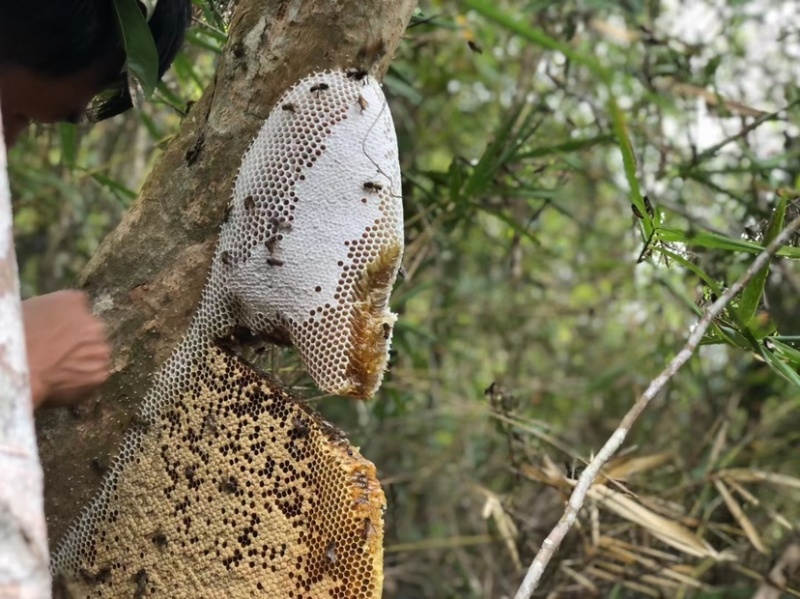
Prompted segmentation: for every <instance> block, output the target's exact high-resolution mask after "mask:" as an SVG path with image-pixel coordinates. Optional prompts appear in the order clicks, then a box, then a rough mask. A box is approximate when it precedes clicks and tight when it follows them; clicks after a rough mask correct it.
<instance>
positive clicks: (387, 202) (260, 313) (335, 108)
mask: <svg viewBox="0 0 800 599" xmlns="http://www.w3.org/2000/svg"><path fill="white" fill-rule="evenodd" d="M312 90H313V91H312ZM402 247H403V207H402V200H401V190H400V166H399V162H398V157H397V140H396V137H395V133H394V125H393V123H392V118H391V113H390V111H389V108H388V106H387V104H386V100H385V98H384V96H383V93H382V92H381V88H380V86H379V84H378V83H377V82H376V81H375V80H374V79H372V78H370V77H363V78H361V79H360V80H359V79H358V78H357V76H356V75H355V74H351V76H350V77H348V75H347V74H346V73H342V72H335V73H324V74H320V75H314V76H312V77H309V78H307V79H305V80H304V81H303V82H302V83H301V84H299V85H297V86H296V87H294V88H293V89H292V90H291V91H290V92H289V93H288V94H287V95H286V97H285V98H283V99H282V100H281V102H280V103H279V104H278V106H277V107H276V110H273V111H272V113H271V114H270V116H269V118H268V119H267V120H266V122H265V123H264V126H263V127H262V129H261V132H260V133H259V134H258V136H257V137H256V139H255V141H254V142H253V144H252V146H251V147H250V148H249V150H248V151H247V153H246V154H245V157H244V160H243V162H242V167H241V170H240V171H239V177H238V179H237V181H236V187H235V190H234V197H233V201H232V205H231V212H230V216H229V221H228V223H227V224H226V225H224V226H223V229H222V234H221V237H220V242H219V247H218V250H217V255H216V259H215V261H214V269H213V271H212V275H211V283H210V284H211V286H212V287H213V286H219V287H220V288H221V289H220V293H226V294H230V295H232V296H233V297H234V298H235V301H234V302H233V305H234V306H235V309H236V312H237V313H236V314H235V319H236V321H237V322H239V323H241V324H244V325H246V326H248V327H249V328H250V329H252V330H253V331H257V332H259V333H265V334H266V335H268V336H271V337H273V338H279V339H287V340H289V341H291V343H292V345H294V346H295V347H297V349H298V350H299V352H300V355H301V357H302V358H303V361H304V362H305V364H306V366H307V368H308V370H309V373H310V374H311V376H312V377H313V378H314V380H315V382H316V383H317V385H319V387H320V388H321V389H323V390H325V391H328V392H330V393H337V394H341V395H352V396H355V397H360V398H366V397H369V396H371V395H372V394H373V393H374V391H375V390H376V389H377V387H378V386H379V385H380V382H381V378H382V375H383V371H384V369H385V366H386V361H387V357H388V347H389V341H390V339H391V333H392V325H393V323H394V320H395V316H394V315H393V314H391V313H390V312H389V310H388V297H389V292H390V290H391V286H392V285H393V283H394V281H395V278H396V274H397V271H398V269H399V267H400V260H401V257H402Z"/></svg>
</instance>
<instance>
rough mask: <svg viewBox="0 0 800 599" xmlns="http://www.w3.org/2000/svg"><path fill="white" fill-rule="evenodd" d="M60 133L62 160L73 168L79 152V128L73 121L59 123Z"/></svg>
mask: <svg viewBox="0 0 800 599" xmlns="http://www.w3.org/2000/svg"><path fill="white" fill-rule="evenodd" d="M58 135H59V137H60V138H61V160H62V162H63V163H64V164H65V165H67V166H68V167H69V168H73V167H74V166H75V159H76V156H77V153H78V128H77V127H76V126H75V125H73V124H72V123H59V125H58Z"/></svg>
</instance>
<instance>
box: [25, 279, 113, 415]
mask: <svg viewBox="0 0 800 599" xmlns="http://www.w3.org/2000/svg"><path fill="white" fill-rule="evenodd" d="M22 318H23V321H24V325H25V343H26V345H27V350H28V369H29V372H30V378H31V395H32V396H33V405H34V407H35V408H38V407H41V405H42V404H45V405H46V406H48V407H57V406H63V405H68V404H70V403H73V402H75V401H77V400H79V399H81V398H82V397H83V396H84V395H86V394H87V393H89V392H90V391H92V390H93V389H94V388H96V387H98V386H99V385H101V384H102V383H103V382H104V381H105V380H106V379H107V378H108V372H109V368H110V364H111V348H110V346H109V344H108V341H107V340H106V335H105V330H104V327H103V324H102V323H101V322H100V320H99V319H97V318H96V317H95V316H94V315H93V314H92V311H91V308H90V306H89V299H88V298H87V296H86V295H85V294H84V293H81V292H80V291H57V292H55V293H50V294H47V295H42V296H39V297H34V298H32V299H29V300H25V301H24V302H22Z"/></svg>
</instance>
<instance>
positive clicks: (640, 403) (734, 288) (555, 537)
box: [514, 216, 800, 599]
mask: <svg viewBox="0 0 800 599" xmlns="http://www.w3.org/2000/svg"><path fill="white" fill-rule="evenodd" d="M798 229H800V216H798V217H797V218H795V219H794V220H793V221H792V222H790V223H789V224H788V225H787V226H786V228H785V229H784V230H783V231H781V232H780V234H779V235H778V236H777V237H776V238H775V239H774V240H773V241H772V243H770V244H769V245H768V246H767V247H766V248H765V249H764V251H762V252H761V253H760V254H759V255H758V256H757V257H756V259H755V260H753V263H752V264H751V265H750V266H749V267H748V269H747V270H746V271H745V272H744V274H743V275H742V276H741V277H739V279H738V280H737V281H736V282H735V283H734V284H733V285H731V286H730V287H729V288H728V289H727V290H726V291H725V293H723V294H722V295H721V296H720V297H719V299H717V301H715V302H714V303H713V304H711V305H710V306H709V307H708V308H707V309H706V311H705V313H704V314H703V317H702V318H701V319H700V320H699V322H698V323H697V325H696V326H695V327H694V330H692V332H691V333H690V335H689V338H688V339H687V341H686V344H685V345H684V346H683V347H682V348H681V350H680V351H679V352H678V354H677V355H676V356H675V357H674V358H673V359H672V361H671V362H670V363H669V364H668V365H667V367H666V368H665V369H664V370H663V371H662V372H661V373H660V374H659V375H658V376H657V377H656V378H654V379H653V380H652V381H651V382H650V385H648V387H647V389H646V390H645V392H644V393H643V394H642V395H641V396H640V397H639V399H638V400H636V403H635V404H634V405H633V407H631V409H630V410H629V411H628V413H627V414H625V417H624V418H623V419H622V422H620V425H619V427H618V428H617V430H616V431H614V434H612V435H611V437H610V438H609V440H608V441H606V444H605V445H603V447H602V449H600V451H599V452H598V453H597V455H596V456H595V457H594V459H593V460H592V461H591V462H590V463H589V465H588V466H587V467H586V469H585V470H584V471H583V474H581V476H580V478H579V479H578V483H577V484H576V485H575V489H574V490H573V492H572V495H571V496H570V498H569V502H568V503H567V507H566V508H565V510H564V514H563V515H562V516H561V519H560V520H559V521H558V524H556V526H555V527H554V528H553V530H552V531H550V534H549V535H548V536H547V538H546V539H545V540H544V542H543V543H542V547H541V549H539V552H538V553H537V554H536V557H535V558H534V559H533V562H532V563H531V565H530V567H529V568H528V572H527V574H526V575H525V579H524V580H523V581H522V584H521V585H520V587H519V590H518V591H517V594H516V595H515V596H514V599H529V598H530V596H531V595H532V594H533V591H534V590H535V589H536V586H537V585H538V584H539V580H540V579H541V577H542V574H543V573H544V569H545V568H546V567H547V564H548V562H549V561H550V559H551V558H552V557H553V555H554V554H555V552H556V550H557V549H558V547H559V545H561V541H563V540H564V537H565V536H566V534H567V532H568V531H569V529H570V528H571V527H572V525H573V524H574V523H575V519H576V518H577V517H578V512H579V511H580V510H581V508H582V507H583V502H584V499H585V498H586V493H587V492H588V491H589V487H591V486H592V483H593V482H594V479H595V477H596V476H597V475H598V473H599V472H600V469H601V468H602V467H603V466H604V465H605V463H606V462H607V461H608V460H609V459H610V458H611V456H613V455H614V453H616V451H617V450H618V449H619V448H620V446H621V445H622V443H623V441H625V437H626V436H627V434H628V431H629V430H630V429H631V427H632V426H633V424H634V423H635V422H636V419H637V418H638V417H639V416H640V415H641V413H642V412H643V411H644V410H645V408H647V406H648V404H649V403H650V401H651V400H652V399H653V398H654V397H655V396H656V395H658V393H659V392H660V391H661V390H662V389H663V388H664V387H665V386H666V384H667V382H668V381H669V380H670V379H671V378H672V377H673V376H674V375H675V373H676V372H678V370H680V368H681V367H682V366H683V365H684V364H686V362H687V361H688V360H689V358H691V357H692V354H694V352H695V350H696V349H697V346H698V345H699V344H700V341H701V340H702V339H703V335H705V332H706V330H707V329H708V327H709V326H710V325H711V323H712V322H713V320H714V319H715V318H717V317H718V316H719V315H720V314H721V313H722V311H723V310H724V309H725V306H727V305H728V303H730V301H731V300H732V299H733V298H734V297H736V295H737V294H738V293H739V292H740V291H741V290H742V289H743V288H744V286H745V285H746V284H747V282H748V281H749V280H750V279H751V278H752V277H753V276H754V275H755V274H756V273H757V272H758V271H759V270H761V269H762V268H764V267H765V266H766V265H767V264H768V263H769V261H770V259H771V258H772V257H773V256H774V255H775V254H776V253H777V251H778V250H779V249H780V247H781V246H782V245H783V244H784V243H785V242H786V241H787V240H788V239H789V238H790V237H791V236H792V235H794V233H795V232H796V231H797V230H798Z"/></svg>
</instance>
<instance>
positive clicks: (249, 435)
mask: <svg viewBox="0 0 800 599" xmlns="http://www.w3.org/2000/svg"><path fill="white" fill-rule="evenodd" d="M186 349H188V350H190V351H189V352H188V353H190V354H191V356H192V358H191V362H192V364H193V370H192V371H191V372H190V371H188V370H187V371H186V373H185V375H184V377H182V378H181V379H180V381H179V382H180V385H181V387H182V394H183V397H182V398H181V399H180V400H179V401H176V402H174V403H172V404H171V405H168V406H164V408H163V409H161V410H159V411H157V412H155V413H152V414H147V415H143V416H142V417H141V418H140V420H139V422H138V423H137V425H136V426H137V428H135V429H134V431H135V435H136V436H137V437H138V441H139V442H138V443H137V444H136V447H135V449H134V444H132V443H130V442H128V443H127V444H126V448H125V450H123V453H122V455H121V456H120V457H119V458H118V461H117V467H116V468H115V470H116V473H117V476H112V477H110V478H109V479H108V480H107V482H106V484H105V487H104V489H103V499H104V501H99V502H96V503H95V505H94V506H93V509H92V510H90V511H89V512H87V513H85V514H84V517H83V518H82V520H81V521H80V522H79V525H78V527H77V528H76V529H75V530H74V531H73V533H72V534H71V536H70V538H69V539H68V540H67V542H66V544H64V545H63V546H62V547H61V548H60V550H59V551H57V552H56V555H55V557H54V560H53V567H54V570H55V572H56V573H57V574H60V575H61V580H60V584H61V585H62V588H67V589H68V594H66V596H67V597H87V598H94V597H97V598H100V597H108V598H111V597H114V598H117V597H152V596H157V597H169V598H174V599H184V598H186V599H188V598H192V599H197V598H207V599H214V598H223V597H224V598H229V597H270V598H272V597H291V598H293V599H316V598H318V597H325V598H337V599H350V598H354V599H355V598H359V599H361V598H364V599H367V598H369V599H372V598H376V597H380V593H381V587H382V554H383V551H382V536H383V526H382V516H381V512H382V506H383V503H384V499H383V493H382V491H381V489H380V486H379V484H378V482H377V479H376V477H375V468H374V466H373V465H372V464H371V463H369V462H368V461H366V460H365V459H364V458H362V457H361V456H360V455H359V453H358V452H357V451H356V450H355V449H353V448H352V447H350V445H349V444H348V443H347V441H346V440H345V439H344V437H342V436H341V434H340V433H339V432H338V431H336V430H335V429H334V428H333V427H331V426H330V425H329V424H327V423H325V422H324V421H322V420H321V419H320V418H319V417H317V416H316V415H315V414H314V413H312V412H311V411H310V410H309V409H308V408H306V407H305V406H304V405H303V404H302V403H300V402H298V401H297V400H295V399H293V398H292V397H291V396H289V395H288V394H286V393H285V392H284V391H283V390H281V388H280V386H279V385H278V384H277V383H275V382H274V381H272V380H270V378H269V377H268V376H267V375H265V374H264V373H262V372H259V371H257V370H256V369H254V368H253V367H252V366H250V365H248V364H247V363H245V362H244V361H243V360H242V359H241V358H239V357H238V356H236V355H235V354H233V353H232V352H230V351H228V350H227V349H224V348H221V347H219V346H216V345H214V344H209V345H207V346H205V347H201V346H200V345H199V344H198V345H196V346H194V347H189V348H186Z"/></svg>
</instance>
